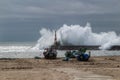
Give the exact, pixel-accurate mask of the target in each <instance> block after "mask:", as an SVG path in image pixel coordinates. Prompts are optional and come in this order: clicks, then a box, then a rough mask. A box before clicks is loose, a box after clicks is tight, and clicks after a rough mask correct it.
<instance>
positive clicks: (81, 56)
mask: <svg viewBox="0 0 120 80" xmlns="http://www.w3.org/2000/svg"><path fill="white" fill-rule="evenodd" d="M86 50H87V49H86V48H81V49H80V50H77V51H76V50H74V51H70V50H68V51H66V53H65V59H64V61H68V60H69V59H70V58H76V59H77V60H78V61H88V60H89V58H90V56H91V53H90V52H89V53H86Z"/></svg>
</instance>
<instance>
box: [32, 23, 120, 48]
mask: <svg viewBox="0 0 120 80" xmlns="http://www.w3.org/2000/svg"><path fill="white" fill-rule="evenodd" d="M40 35H41V37H40V39H39V40H38V43H37V44H36V46H35V47H34V49H42V48H45V47H49V46H50V45H52V44H53V43H54V30H53V31H51V30H48V29H45V28H43V29H41V30H40ZM57 40H58V42H60V44H61V45H100V47H99V48H100V49H109V48H111V46H113V45H120V36H118V35H117V34H116V33H115V32H114V31H110V32H101V33H94V32H93V31H92V27H91V26H90V23H87V24H86V26H80V25H70V26H68V25H66V24H64V25H63V26H62V27H61V28H60V29H58V30H57Z"/></svg>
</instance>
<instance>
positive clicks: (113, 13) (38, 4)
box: [0, 0, 120, 41]
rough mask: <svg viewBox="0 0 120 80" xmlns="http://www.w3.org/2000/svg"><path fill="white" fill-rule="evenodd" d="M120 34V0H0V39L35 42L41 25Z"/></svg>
mask: <svg viewBox="0 0 120 80" xmlns="http://www.w3.org/2000/svg"><path fill="white" fill-rule="evenodd" d="M87 22H90V23H91V25H92V28H93V31H94V32H102V31H111V30H114V31H116V32H117V33H118V34H119V33H120V0H0V41H36V40H37V39H38V38H39V36H40V35H39V30H40V29H41V28H42V27H46V28H50V29H57V28H59V27H61V26H62V25H63V24H68V25H71V24H80V25H83V26H84V25H85V24H86V23H87Z"/></svg>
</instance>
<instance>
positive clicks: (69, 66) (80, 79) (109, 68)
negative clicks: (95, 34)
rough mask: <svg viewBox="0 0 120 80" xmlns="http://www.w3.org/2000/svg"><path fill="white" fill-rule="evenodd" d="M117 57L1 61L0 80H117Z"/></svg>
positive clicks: (119, 66)
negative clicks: (79, 59)
mask: <svg viewBox="0 0 120 80" xmlns="http://www.w3.org/2000/svg"><path fill="white" fill-rule="evenodd" d="M119 75H120V56H107V57H91V58H90V60H89V61H87V62H80V61H77V60H76V59H71V60H70V61H67V62H66V61H62V58H59V59H56V60H46V59H1V60H0V79H1V80H120V76H119Z"/></svg>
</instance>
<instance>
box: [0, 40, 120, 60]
mask: <svg viewBox="0 0 120 80" xmlns="http://www.w3.org/2000/svg"><path fill="white" fill-rule="evenodd" d="M36 44H37V43H36V42H0V58H34V57H36V56H38V57H43V54H42V53H43V51H44V50H37V49H33V48H34V46H35V45H36ZM57 52H58V57H64V53H65V50H58V51H57ZM91 55H92V56H114V55H120V50H118V51H116V50H115V51H107V50H91Z"/></svg>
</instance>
